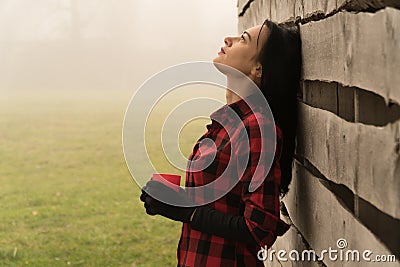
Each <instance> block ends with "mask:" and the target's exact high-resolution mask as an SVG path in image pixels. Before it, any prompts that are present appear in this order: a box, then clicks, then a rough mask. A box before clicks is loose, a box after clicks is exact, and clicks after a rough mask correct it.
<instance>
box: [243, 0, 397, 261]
mask: <svg viewBox="0 0 400 267" xmlns="http://www.w3.org/2000/svg"><path fill="white" fill-rule="evenodd" d="M399 9H400V1H397V0H396V1H395V0H358V1H355V0H239V1H238V16H239V27H238V28H239V32H241V31H243V30H244V29H246V28H249V27H252V26H254V25H258V24H261V23H262V22H263V21H264V20H265V19H267V18H268V19H271V20H273V21H275V22H278V23H293V22H296V23H298V24H299V25H300V33H301V39H302V46H303V48H302V49H303V51H302V52H303V73H302V81H301V84H302V89H301V92H299V99H298V101H299V103H300V104H299V118H298V119H299V134H298V137H297V148H296V156H295V162H294V170H293V181H292V183H291V185H290V187H289V188H290V191H289V193H288V194H287V195H286V196H285V197H284V198H283V199H282V202H283V204H284V207H285V208H286V209H287V213H288V214H286V215H284V219H285V220H286V221H287V222H290V223H291V225H292V227H291V229H290V230H289V231H288V232H287V233H286V235H285V236H283V237H279V238H278V239H277V241H276V243H275V244H274V246H273V247H272V248H270V250H272V249H275V250H281V249H282V250H285V251H286V252H287V253H289V252H290V251H291V250H294V249H296V250H298V251H299V252H300V253H301V252H302V251H303V250H306V249H307V250H310V249H312V250H315V251H316V252H317V254H318V255H320V254H319V253H320V252H321V250H323V249H328V248H329V247H331V248H332V249H337V250H339V251H340V250H342V251H344V252H345V251H347V250H358V251H359V252H360V253H362V252H363V251H364V250H366V249H368V250H371V251H372V252H373V254H372V256H370V258H373V257H374V256H375V255H377V254H382V255H391V254H393V255H395V256H396V260H397V261H396V262H395V263H393V262H392V263H376V262H374V263H373V262H370V263H367V262H363V261H361V262H345V261H340V260H337V261H331V260H329V258H328V259H327V255H325V258H324V259H323V260H319V261H316V262H295V261H291V260H290V259H289V261H283V260H278V259H277V258H276V257H274V260H273V261H272V262H271V261H270V259H267V260H266V262H265V265H266V266H400V264H399V258H400V208H399V206H400V10H399ZM339 238H344V239H346V241H347V247H346V248H343V249H338V247H337V244H336V242H337V240H338V239H339ZM293 255H294V254H293ZM274 256H275V255H274ZM284 257H285V258H289V255H288V254H286V255H284Z"/></svg>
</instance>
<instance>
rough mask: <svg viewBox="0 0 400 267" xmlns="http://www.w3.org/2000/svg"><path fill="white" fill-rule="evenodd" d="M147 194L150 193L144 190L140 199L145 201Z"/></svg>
mask: <svg viewBox="0 0 400 267" xmlns="http://www.w3.org/2000/svg"><path fill="white" fill-rule="evenodd" d="M146 196H148V194H147V193H146V192H142V194H141V195H140V201H142V202H144V200H145V198H146Z"/></svg>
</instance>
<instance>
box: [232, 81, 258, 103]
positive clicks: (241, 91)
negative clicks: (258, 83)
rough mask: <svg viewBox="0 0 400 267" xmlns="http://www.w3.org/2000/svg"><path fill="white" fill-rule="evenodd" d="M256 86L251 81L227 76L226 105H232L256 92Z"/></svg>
mask: <svg viewBox="0 0 400 267" xmlns="http://www.w3.org/2000/svg"><path fill="white" fill-rule="evenodd" d="M254 87H255V85H254V84H252V82H251V80H249V79H243V78H237V77H232V76H227V88H226V94H225V97H226V103H227V104H228V105H229V104H232V103H234V102H236V101H239V100H240V99H243V98H245V97H247V96H249V95H250V94H252V92H254Z"/></svg>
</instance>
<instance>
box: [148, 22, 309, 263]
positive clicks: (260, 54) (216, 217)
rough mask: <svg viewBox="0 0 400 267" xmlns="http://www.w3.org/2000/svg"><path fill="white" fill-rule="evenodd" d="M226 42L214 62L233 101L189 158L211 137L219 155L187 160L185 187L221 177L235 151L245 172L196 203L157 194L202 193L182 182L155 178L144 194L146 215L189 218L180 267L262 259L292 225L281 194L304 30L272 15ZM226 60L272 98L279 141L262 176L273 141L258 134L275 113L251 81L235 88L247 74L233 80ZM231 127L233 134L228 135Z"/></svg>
mask: <svg viewBox="0 0 400 267" xmlns="http://www.w3.org/2000/svg"><path fill="white" fill-rule="evenodd" d="M224 42H225V46H224V47H223V48H221V51H220V52H219V53H218V56H217V57H216V58H215V59H214V63H215V64H216V66H219V67H217V68H218V69H219V70H220V71H222V72H223V73H225V74H226V75H227V82H228V89H227V90H226V100H227V105H225V106H223V107H222V108H221V109H219V110H217V111H216V112H214V113H213V114H211V120H212V124H210V125H207V129H208V131H207V133H206V134H205V135H204V136H203V137H202V138H200V140H199V142H197V143H196V145H195V147H194V150H193V152H192V154H191V156H190V160H191V159H195V158H201V156H202V153H203V152H204V151H207V149H210V147H211V146H210V145H209V144H207V143H204V142H203V143H202V142H201V140H202V139H204V138H210V139H211V140H213V142H215V147H216V148H217V149H216V154H215V155H214V161H213V162H212V164H211V165H210V166H208V167H207V168H205V169H203V170H201V171H198V170H194V169H192V168H191V165H190V164H189V165H188V169H187V173H186V187H192V186H201V185H204V184H207V183H209V182H211V181H213V179H217V178H218V177H219V175H220V174H221V172H223V171H224V170H225V169H226V168H228V167H227V166H226V165H227V162H228V161H229V160H230V158H229V157H234V158H235V160H234V161H233V162H236V163H237V164H236V165H235V166H234V167H235V168H236V170H237V171H238V172H237V173H240V175H238V177H237V178H238V182H237V184H235V185H234V186H233V188H232V189H231V190H230V191H229V192H228V193H227V194H225V195H224V196H223V197H221V198H219V199H217V200H215V201H214V202H212V203H209V204H207V205H202V206H198V207H193V206H191V205H190V204H188V205H181V206H179V207H178V206H174V205H170V204H165V203H163V202H160V201H158V200H157V199H155V198H153V197H152V196H159V195H164V196H165V195H167V197H169V198H173V199H175V200H178V201H181V202H184V203H190V201H195V200H196V199H197V198H198V196H188V195H187V194H186V192H185V190H183V189H182V190H180V191H179V192H176V191H174V190H172V189H170V188H168V187H167V186H165V185H163V184H161V183H159V182H156V181H149V182H148V183H147V184H146V185H145V186H144V187H143V190H142V195H141V197H140V199H141V200H142V201H143V202H144V206H145V208H146V212H147V213H148V214H150V215H155V214H160V215H162V216H165V217H167V218H170V219H173V220H176V221H181V222H183V227H182V233H181V237H180V241H179V245H178V251H177V256H178V266H264V265H263V262H262V261H261V260H260V259H258V258H257V253H258V252H259V250H260V248H265V247H267V248H269V247H271V245H272V244H273V243H274V242H275V240H276V238H277V236H281V235H283V234H284V233H285V232H286V231H287V230H288V229H289V227H290V226H289V225H287V224H286V223H284V222H283V221H282V220H281V219H280V218H279V217H280V216H279V214H280V208H279V204H280V201H279V200H280V199H279V197H283V196H284V195H285V194H286V193H287V192H288V190H289V189H288V186H289V184H290V181H291V172H292V161H293V154H294V147H295V136H296V118H297V114H296V111H297V106H296V103H297V101H296V96H297V92H298V89H299V80H300V70H301V44H300V37H299V33H298V31H297V30H295V29H289V28H287V27H284V26H278V25H277V24H275V23H273V22H271V21H269V20H266V21H265V22H264V23H263V24H262V25H259V26H255V27H252V28H250V29H247V30H246V31H244V32H243V33H242V34H241V35H240V36H237V37H227V38H225V40H224ZM219 64H222V65H219ZM221 66H227V67H230V68H234V69H236V70H238V71H240V72H242V73H243V74H244V75H246V76H247V77H248V78H249V79H251V80H252V81H253V82H254V83H255V84H256V85H257V86H258V88H259V89H260V90H261V92H262V94H263V95H264V96H265V98H266V99H267V101H268V104H269V105H270V109H271V111H272V114H273V116H274V121H275V126H274V130H276V141H277V142H276V143H277V145H276V149H275V150H272V151H274V153H275V158H274V161H273V164H272V167H271V168H270V169H268V170H265V171H266V172H264V173H263V175H261V176H263V177H261V176H260V174H257V175H256V174H255V172H254V170H255V167H256V166H255V165H257V164H258V163H259V162H260V160H262V158H261V155H262V154H263V153H264V154H265V153H267V151H261V150H262V149H261V146H260V141H261V142H263V141H265V142H266V143H267V144H268V140H260V129H261V128H262V127H264V126H268V124H269V123H270V122H271V120H269V119H268V117H267V116H265V114H266V112H265V110H266V108H265V107H263V106H262V105H260V104H259V103H261V102H259V101H258V99H257V98H256V97H254V94H253V92H252V91H251V90H247V87H246V86H242V85H241V86H240V87H241V89H240V90H241V91H240V93H239V92H236V91H234V90H231V89H229V88H230V85H232V84H237V83H240V82H241V81H238V80H237V79H235V75H230V74H229V73H228V72H224V68H223V67H221ZM227 69H228V68H227ZM236 87H237V86H236ZM227 108H230V109H232V110H234V111H235V113H236V116H237V117H238V118H240V123H239V124H237V122H234V121H232V120H229V119H230V116H232V114H230V113H228V112H227ZM226 119H228V120H229V123H227V124H225V126H226V127H222V126H221V124H223V123H221V121H222V122H223V121H224V120H226ZM239 125H244V127H239ZM226 128H229V129H226ZM229 131H230V132H231V133H232V134H229V135H228V134H227V132H229ZM243 134H246V135H247V136H246V138H248V149H246V147H245V146H243V144H244V142H243V141H242V138H241V136H243ZM262 138H264V137H262ZM262 138H261V139H262ZM242 146H243V147H242ZM243 148H244V149H243ZM268 149H271V147H269V148H267V150H268ZM214 151H215V150H214ZM205 154H207V153H205ZM242 158H243V159H245V160H244V161H243V160H241V159H242ZM189 162H190V161H189ZM243 162H244V163H245V164H243ZM261 162H262V161H261ZM230 167H232V166H230ZM231 173H234V172H231ZM232 175H233V176H235V175H234V174H232ZM233 176H232V177H233ZM256 176H257V177H256ZM256 179H262V180H261V181H262V183H261V184H260V185H259V186H258V187H257V188H256V190H255V191H251V190H249V185H250V183H251V182H252V181H253V180H256ZM233 180H234V179H233ZM217 189H221V188H215V191H217ZM200 195H201V194H200ZM204 195H205V194H204ZM195 202H196V201H195ZM200 202H201V201H200Z"/></svg>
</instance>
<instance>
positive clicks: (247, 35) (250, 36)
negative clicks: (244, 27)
mask: <svg viewBox="0 0 400 267" xmlns="http://www.w3.org/2000/svg"><path fill="white" fill-rule="evenodd" d="M243 34H247V36H248V37H249V41H250V42H251V36H250V34H249V33H248V32H246V31H244V32H243Z"/></svg>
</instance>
